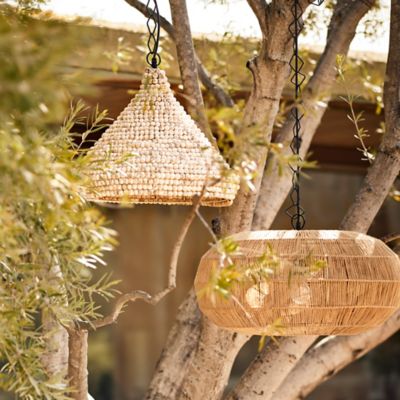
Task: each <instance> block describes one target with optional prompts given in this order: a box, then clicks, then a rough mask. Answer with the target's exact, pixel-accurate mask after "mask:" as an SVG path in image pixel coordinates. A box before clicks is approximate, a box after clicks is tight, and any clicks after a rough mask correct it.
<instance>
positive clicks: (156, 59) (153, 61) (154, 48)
mask: <svg viewBox="0 0 400 400" xmlns="http://www.w3.org/2000/svg"><path fill="white" fill-rule="evenodd" d="M150 3H153V5H152V6H151V7H150ZM146 9H147V15H148V19H147V23H146V25H147V30H148V31H149V38H148V40H147V48H148V49H149V52H148V53H147V56H146V61H147V64H149V65H150V66H151V67H152V68H157V67H158V66H159V65H160V64H161V56H160V55H159V54H158V47H159V44H160V12H159V10H158V4H157V0H148V1H147V4H146Z"/></svg>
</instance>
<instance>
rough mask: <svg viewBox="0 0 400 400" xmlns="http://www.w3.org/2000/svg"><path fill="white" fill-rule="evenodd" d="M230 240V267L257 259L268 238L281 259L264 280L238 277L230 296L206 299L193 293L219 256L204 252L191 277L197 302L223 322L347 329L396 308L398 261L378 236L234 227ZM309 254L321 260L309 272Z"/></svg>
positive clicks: (257, 329)
mask: <svg viewBox="0 0 400 400" xmlns="http://www.w3.org/2000/svg"><path fill="white" fill-rule="evenodd" d="M232 239H233V240H234V241H235V242H236V243H238V245H239V249H240V254H238V255H233V256H232V261H233V264H234V265H235V268H241V267H244V268H246V267H247V266H249V265H252V266H255V265H257V264H258V265H259V263H260V259H259V257H260V255H262V254H263V253H264V252H265V249H266V244H267V243H269V244H270V246H271V247H272V249H273V251H274V253H275V254H276V255H277V256H278V257H279V260H280V261H279V263H280V266H279V268H277V269H275V271H276V272H275V273H274V274H273V276H272V277H271V278H270V279H268V280H265V279H264V280H263V281H260V282H252V283H248V284H238V283H237V284H236V285H235V286H234V287H233V291H232V296H231V297H229V298H228V299H224V298H222V297H220V296H217V297H216V299H215V302H213V301H211V298H210V297H209V296H206V295H204V294H203V295H200V293H202V291H203V292H204V290H203V289H204V287H205V286H206V285H207V284H208V283H209V282H210V276H211V274H212V273H213V272H212V271H213V270H214V269H215V268H218V265H219V262H220V255H219V253H218V251H217V249H216V248H215V247H213V248H211V249H210V250H209V251H208V252H207V253H206V254H205V255H204V256H203V258H202V259H201V262H200V266H199V269H198V272H197V276H196V279H195V289H196V292H197V293H198V302H199V306H200V309H201V310H202V311H203V313H204V314H205V315H206V316H207V317H208V318H210V319H211V321H213V322H214V323H215V324H216V325H218V326H220V327H222V328H226V329H230V330H234V331H238V332H245V333H250V334H260V335H264V334H266V335H278V336H290V335H352V334H357V333H360V332H363V331H366V330H368V329H370V328H373V327H376V326H378V325H380V324H382V323H383V322H384V321H385V320H386V319H387V318H389V317H390V315H391V314H392V313H393V312H394V311H395V310H396V309H398V308H399V307H400V260H399V257H398V256H397V255H396V254H395V253H394V252H393V251H392V250H391V249H389V247H387V246H386V245H385V244H384V243H383V242H382V241H380V240H378V239H375V238H372V237H370V236H367V235H364V234H360V233H356V232H343V231H294V230H293V231H259V232H247V233H240V234H237V235H234V236H232ZM299 260H307V261H306V262H305V263H304V262H301V261H300V262H299ZM310 260H311V262H313V261H316V260H324V261H325V265H326V266H325V267H324V268H322V269H320V270H318V272H310V270H307V266H310V265H311V264H310ZM296 261H297V262H296ZM302 269H303V271H302ZM304 269H305V274H304V275H302V274H301V273H302V272H304ZM299 272H300V274H299ZM289 277H290V278H289ZM277 324H278V325H282V330H281V331H277V330H276V325H277ZM274 326H275V328H274Z"/></svg>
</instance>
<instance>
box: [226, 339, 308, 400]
mask: <svg viewBox="0 0 400 400" xmlns="http://www.w3.org/2000/svg"><path fill="white" fill-rule="evenodd" d="M314 341H315V336H305V337H300V339H297V338H296V337H290V338H285V339H283V340H282V341H281V342H279V343H278V344H277V345H271V346H266V347H265V348H264V349H263V350H262V351H261V352H260V353H259V354H258V355H257V356H256V358H255V359H254V360H253V361H252V363H251V364H250V366H249V368H248V369H247V370H246V372H245V373H244V375H243V376H242V377H241V378H240V380H239V383H238V384H237V385H236V387H235V388H234V390H232V392H231V393H230V394H229V395H228V396H227V397H226V400H237V399H240V400H247V399H248V400H256V399H260V400H261V399H262V400H272V399H273V400H275V389H277V388H278V386H279V385H276V387H275V384H274V386H273V387H270V385H269V384H265V382H264V381H265V380H267V381H268V382H275V381H276V380H277V381H278V382H281V381H282V377H284V376H286V375H287V372H288V369H289V368H290V367H292V366H294V365H295V364H296V363H297V362H298V361H299V360H300V359H301V357H302V356H303V355H304V353H305V352H306V351H307V349H308V348H309V347H310V346H311V345H312V344H313V343H314ZM274 388H275V389H274Z"/></svg>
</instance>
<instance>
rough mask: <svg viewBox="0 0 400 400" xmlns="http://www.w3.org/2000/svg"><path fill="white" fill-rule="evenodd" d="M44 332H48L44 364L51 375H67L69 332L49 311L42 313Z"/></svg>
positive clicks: (43, 358) (43, 357)
mask: <svg viewBox="0 0 400 400" xmlns="http://www.w3.org/2000/svg"><path fill="white" fill-rule="evenodd" d="M42 325H43V333H45V334H46V351H45V352H44V354H43V356H42V362H43V366H44V367H45V369H46V372H47V374H48V375H49V376H54V375H59V374H62V375H66V373H67V369H68V332H67V331H66V330H65V329H64V328H63V327H62V326H61V325H60V324H59V323H58V321H57V319H56V318H55V317H54V316H53V315H52V314H51V313H50V312H47V311H43V313H42Z"/></svg>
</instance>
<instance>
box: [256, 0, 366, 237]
mask: <svg viewBox="0 0 400 400" xmlns="http://www.w3.org/2000/svg"><path fill="white" fill-rule="evenodd" d="M372 3H373V2H362V1H352V0H342V1H338V3H337V5H336V7H335V10H334V12H333V16H332V19H331V22H330V24H329V28H328V37H327V44H326V46H325V49H324V52H323V53H322V55H321V57H320V59H319V61H318V64H317V66H316V68H315V71H314V73H313V76H312V77H311V79H310V81H309V82H308V84H307V85H306V86H305V88H304V90H303V92H302V98H301V108H302V109H304V110H305V115H304V117H303V119H302V120H301V138H302V143H301V149H300V155H301V157H302V158H304V157H305V156H306V155H307V153H308V150H309V148H310V144H311V141H312V139H313V137H314V134H315V132H316V130H317V128H318V126H319V124H320V122H321V119H322V117H323V115H324V113H325V111H326V109H327V107H328V102H329V99H330V96H331V95H330V92H331V88H332V86H333V84H334V83H335V80H336V69H335V65H336V56H337V55H338V54H347V53H348V50H349V47H350V43H351V42H352V40H353V38H354V35H355V33H356V28H357V26H358V23H359V22H360V19H361V18H362V17H363V16H364V15H365V14H366V13H367V12H368V11H369V10H370V9H371V7H372ZM293 123H294V120H293V116H292V114H291V113H290V114H289V115H288V117H287V120H286V121H285V123H284V125H283V127H282V128H281V129H280V130H279V133H278V135H277V137H276V139H275V142H277V143H283V144H284V145H285V147H284V151H283V153H284V154H285V155H290V154H291V149H290V147H289V146H288V143H290V141H291V139H292V136H293V131H292V128H293ZM267 163H268V173H266V174H264V177H263V181H262V185H261V189H260V195H259V199H258V202H257V208H256V212H255V215H254V222H253V229H254V230H258V229H269V227H270V226H271V224H272V222H273V220H274V218H275V217H276V214H277V213H278V211H279V209H280V208H281V206H282V204H283V202H284V201H285V199H286V196H287V195H288V193H289V191H290V188H291V184H292V178H291V175H290V174H289V169H288V171H287V172H288V173H287V174H285V175H284V176H280V175H279V171H278V165H277V162H276V158H275V156H274V155H272V154H271V155H270V156H269V157H268V160H267Z"/></svg>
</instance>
